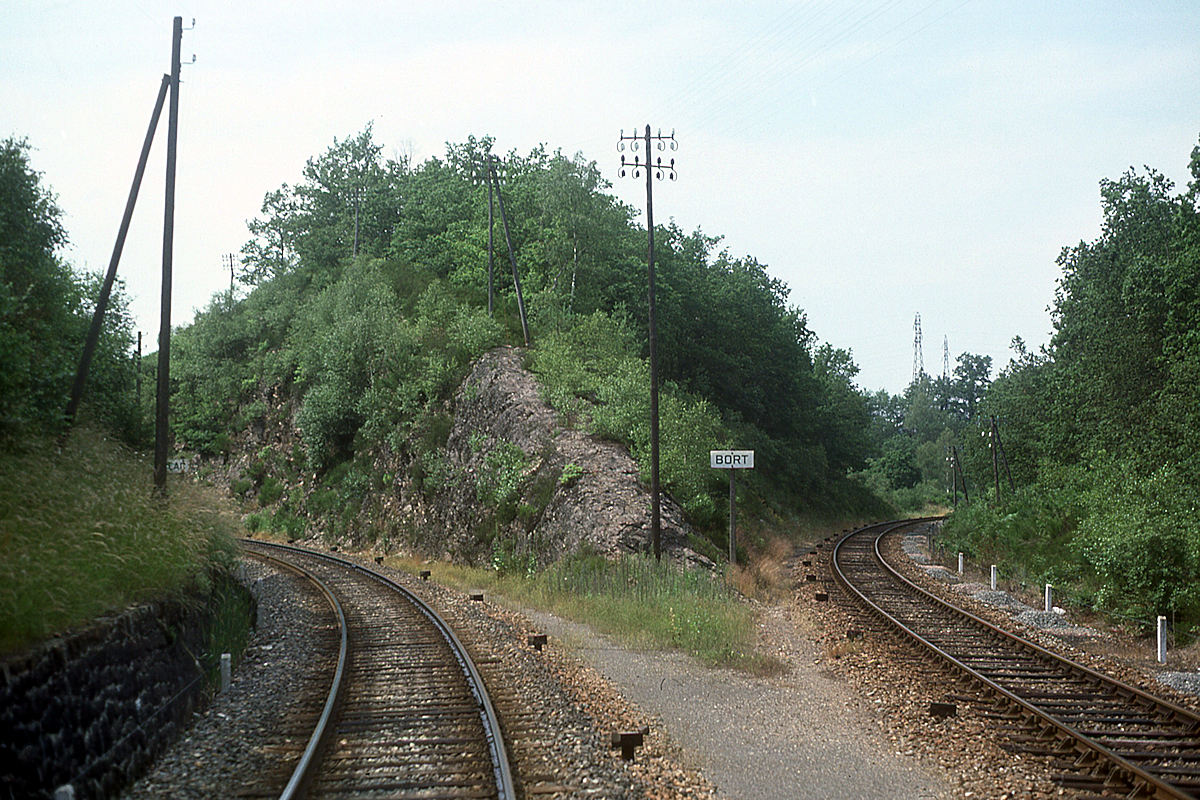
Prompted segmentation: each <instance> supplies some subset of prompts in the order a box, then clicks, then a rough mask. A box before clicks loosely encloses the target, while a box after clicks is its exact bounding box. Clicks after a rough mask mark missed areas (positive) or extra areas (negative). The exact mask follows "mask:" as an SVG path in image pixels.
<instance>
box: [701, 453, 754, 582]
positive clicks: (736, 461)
mask: <svg viewBox="0 0 1200 800" xmlns="http://www.w3.org/2000/svg"><path fill="white" fill-rule="evenodd" d="M708 465H709V466H710V467H712V468H713V469H727V470H729V563H730V564H737V505H736V502H735V501H736V498H737V491H736V487H735V485H734V480H733V474H734V470H738V469H754V451H753V450H709V451H708Z"/></svg>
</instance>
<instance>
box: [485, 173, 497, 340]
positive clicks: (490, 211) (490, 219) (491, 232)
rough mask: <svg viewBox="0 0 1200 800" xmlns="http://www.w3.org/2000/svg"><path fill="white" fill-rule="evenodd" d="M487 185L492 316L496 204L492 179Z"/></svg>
mask: <svg viewBox="0 0 1200 800" xmlns="http://www.w3.org/2000/svg"><path fill="white" fill-rule="evenodd" d="M491 158H492V157H491V156H490V155H489V156H488V164H489V169H490V165H491ZM487 187H488V316H489V317H491V316H495V314H494V313H493V311H492V296H493V295H494V294H495V291H494V290H493V288H492V286H493V279H492V275H493V274H494V272H495V266H496V259H495V256H494V253H495V247H494V239H495V232H496V222H495V219H496V214H495V211H494V210H493V205H494V204H493V202H492V197H493V195H492V182H491V181H490V180H489V181H488V182H487Z"/></svg>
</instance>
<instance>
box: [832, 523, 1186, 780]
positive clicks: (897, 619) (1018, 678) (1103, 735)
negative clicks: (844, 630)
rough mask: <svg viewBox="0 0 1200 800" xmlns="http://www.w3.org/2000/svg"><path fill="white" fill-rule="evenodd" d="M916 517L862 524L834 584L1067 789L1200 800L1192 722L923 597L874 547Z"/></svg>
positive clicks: (839, 549)
mask: <svg viewBox="0 0 1200 800" xmlns="http://www.w3.org/2000/svg"><path fill="white" fill-rule="evenodd" d="M927 521H928V520H917V521H910V522H905V523H885V524H881V525H875V526H868V527H866V528H863V529H860V530H857V531H853V532H851V533H849V534H847V535H846V536H844V537H842V538H841V539H840V540H839V541H838V542H837V543H836V544H835V546H834V550H833V555H832V561H831V565H832V569H833V573H834V578H835V580H836V582H837V583H839V584H840V585H841V586H842V587H843V588H844V589H845V590H846V591H847V592H848V593H849V594H850V595H851V596H852V597H854V598H856V599H857V600H858V601H859V602H860V603H861V604H863V605H864V606H866V608H867V609H869V610H870V611H871V612H872V613H873V614H874V615H876V616H878V617H880V618H882V619H883V620H885V621H886V623H887V624H888V625H889V626H891V627H892V628H893V629H894V630H896V631H897V632H899V633H901V635H903V636H904V637H906V638H909V639H911V640H912V641H913V642H914V643H916V644H917V645H918V646H919V647H920V648H922V650H923V651H924V652H926V653H928V654H929V655H930V656H931V657H933V658H934V659H936V660H939V661H941V662H943V663H945V664H947V665H949V666H950V668H951V669H953V670H954V671H957V672H960V673H962V674H965V675H967V676H969V677H970V678H971V679H972V680H973V681H974V682H975V683H976V684H977V685H980V686H982V687H983V688H984V689H985V691H986V692H988V693H989V694H990V695H992V696H993V697H995V698H998V699H999V700H1000V701H1001V702H1002V703H1003V705H1004V706H1005V707H1006V708H1007V709H1008V710H1009V714H1008V716H1009V717H1010V718H1011V719H1012V720H1013V721H1014V722H1017V723H1019V726H1020V728H1021V729H1022V730H1023V731H1024V733H1023V734H1022V739H1023V740H1024V741H1023V742H1022V743H1021V746H1022V747H1023V748H1024V749H1026V750H1028V751H1030V752H1041V753H1043V754H1046V755H1050V756H1054V757H1056V758H1057V759H1058V760H1059V761H1060V763H1061V762H1063V761H1064V760H1065V761H1067V762H1068V763H1070V764H1071V765H1072V767H1073V769H1074V770H1076V771H1077V775H1078V777H1077V778H1074V779H1073V778H1069V777H1066V776H1061V777H1062V780H1063V782H1064V783H1066V784H1069V785H1072V786H1074V787H1076V788H1086V789H1089V790H1091V791H1096V792H1102V793H1104V794H1106V795H1107V796H1126V797H1153V798H1197V797H1200V716H1197V715H1196V714H1195V713H1193V712H1191V711H1189V710H1187V709H1185V708H1182V707H1180V706H1178V705H1175V704H1173V703H1170V702H1168V701H1166V700H1163V699H1160V698H1156V697H1154V696H1152V695H1149V694H1147V693H1145V692H1143V691H1141V690H1139V689H1137V688H1135V687H1132V686H1129V685H1127V684H1124V683H1122V682H1120V681H1117V680H1115V679H1112V678H1110V677H1107V676H1105V675H1102V674H1100V673H1098V672H1096V671H1094V670H1092V669H1089V668H1088V667H1085V666H1083V665H1081V664H1077V663H1075V662H1073V661H1070V660H1068V659H1066V658H1063V657H1062V656H1059V655H1057V654H1055V653H1052V652H1050V651H1048V650H1046V649H1045V648H1043V647H1041V646H1040V645H1038V644H1036V643H1034V642H1031V641H1029V640H1027V639H1024V638H1021V637H1019V636H1016V635H1014V634H1012V633H1010V632H1008V631H1005V630H1003V629H1001V628H998V627H996V626H995V625H993V624H991V623H989V622H987V621H986V620H983V619H981V618H979V617H977V616H975V615H973V614H970V613H969V612H967V611H964V610H962V609H959V608H956V607H954V606H952V605H950V604H948V603H946V602H945V601H943V600H942V599H940V598H938V597H936V596H934V595H932V594H930V593H929V592H926V591H925V590H924V589H922V588H920V587H919V586H917V585H916V584H914V583H913V582H911V581H909V580H908V579H907V578H905V577H904V576H902V575H901V574H900V573H899V572H898V571H897V570H896V569H895V568H894V567H892V566H891V565H890V564H888V563H887V561H886V560H885V559H884V557H883V555H882V553H881V542H882V540H883V539H884V537H886V536H887V535H889V534H891V533H895V532H898V531H899V530H902V529H906V528H908V527H911V526H912V525H913V524H914V523H917V522H927Z"/></svg>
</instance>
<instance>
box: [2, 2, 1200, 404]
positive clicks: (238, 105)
mask: <svg viewBox="0 0 1200 800" xmlns="http://www.w3.org/2000/svg"><path fill="white" fill-rule="evenodd" d="M177 15H178V16H182V17H183V18H184V25H185V27H188V26H190V24H191V21H192V19H193V18H194V19H195V28H194V29H193V30H190V31H187V32H185V33H184V37H183V47H182V50H183V54H184V61H190V60H191V56H192V54H193V53H194V54H195V56H196V63H195V64H194V65H187V66H185V67H184V68H183V81H184V83H183V86H182V89H181V94H180V134H179V166H178V179H177V197H176V203H177V206H176V217H175V255H174V264H175V280H174V302H173V305H172V308H173V311H172V321H173V322H174V323H175V324H176V325H179V324H184V323H186V322H188V321H189V320H190V319H191V317H192V314H193V312H194V311H195V310H196V309H198V308H202V307H204V306H205V305H206V304H207V302H208V300H209V298H210V296H211V295H212V294H213V293H214V292H216V291H222V290H225V289H227V288H228V285H229V274H228V271H227V270H225V269H224V268H223V264H222V256H223V255H224V254H226V253H237V252H238V251H239V250H240V249H241V246H242V244H244V243H245V241H246V240H247V238H248V233H247V231H246V221H247V220H248V219H250V218H252V217H254V216H257V214H258V213H259V208H260V206H261V203H262V199H263V196H264V195H265V194H266V193H267V192H268V191H271V190H272V189H275V188H278V187H279V186H280V184H282V183H295V182H297V181H299V180H300V177H301V174H300V173H301V169H302V168H303V166H304V162H305V160H306V159H308V158H310V157H313V156H318V155H320V154H321V153H323V152H324V151H325V149H326V148H327V147H328V146H330V145H331V144H332V143H333V140H334V139H335V138H337V139H344V138H346V137H348V136H351V135H353V134H356V133H358V132H359V131H361V130H362V129H363V128H364V127H365V126H366V125H367V124H368V123H373V124H374V134H375V139H376V141H377V142H379V143H380V144H382V145H383V147H384V153H385V155H387V156H389V157H395V156H398V155H400V154H406V155H409V156H411V157H412V158H413V159H414V161H415V162H418V163H419V162H420V161H423V160H425V159H426V158H429V157H431V156H440V155H442V154H443V153H444V150H445V143H446V142H460V141H463V140H464V139H466V137H468V136H470V135H475V136H484V135H492V136H494V137H495V138H496V140H497V145H498V150H500V151H504V152H506V151H508V150H509V149H513V148H515V149H516V150H518V151H519V152H521V153H527V152H528V151H529V150H531V149H532V148H533V147H535V146H536V145H538V144H539V143H545V144H546V145H547V146H548V147H549V148H550V149H551V150H555V149H562V151H563V152H564V153H565V154H567V155H568V156H571V155H573V154H574V153H576V152H582V153H583V155H584V156H585V157H586V158H587V159H589V160H594V161H596V162H597V164H598V165H599V167H600V169H601V171H602V173H603V174H604V175H605V176H606V177H607V178H608V179H609V180H610V181H611V182H612V183H613V184H614V186H613V191H614V193H616V194H617V195H618V196H619V197H621V198H622V199H623V200H625V201H626V202H629V203H631V204H633V205H635V206H636V207H638V208H643V207H644V203H645V196H644V185H643V184H642V183H641V182H639V181H635V180H631V179H628V178H626V179H621V178H619V177H618V176H617V170H618V164H619V155H618V153H617V150H616V143H617V138H618V136H619V135H620V133H621V131H622V129H624V131H625V132H629V131H630V130H631V129H632V128H633V127H634V126H637V127H639V128H640V127H642V126H644V125H645V124H647V123H649V124H651V125H652V126H653V127H654V128H655V129H656V130H657V129H658V128H660V127H661V128H662V129H663V131H664V133H666V132H669V131H670V130H671V129H674V130H675V132H676V137H677V139H678V141H679V150H678V151H677V152H676V153H675V154H674V155H675V157H676V159H677V162H676V163H677V168H678V176H679V177H678V180H677V181H675V182H674V183H669V182H664V183H661V184H658V185H656V187H655V197H654V199H655V220H656V221H657V222H660V223H663V222H666V221H667V220H669V219H671V218H674V220H675V221H676V222H677V224H679V225H680V226H681V227H682V228H684V229H685V230H687V231H692V230H694V229H696V228H697V227H699V228H701V229H702V230H703V231H704V232H705V233H706V234H709V235H723V236H724V237H725V241H724V247H726V248H728V249H729V250H730V252H731V253H732V254H733V255H735V256H741V255H752V256H754V257H755V258H757V259H758V260H759V261H760V262H762V263H764V264H766V265H767V267H768V270H769V271H770V273H771V274H772V275H774V276H776V277H778V278H781V279H782V280H784V281H785V282H786V283H787V285H788V286H789V287H790V289H791V297H790V302H791V303H792V304H793V305H795V306H798V307H800V308H802V309H804V311H805V312H806V314H807V315H808V321H809V327H810V328H811V329H812V330H813V331H814V332H815V333H816V334H817V336H818V337H819V338H820V339H821V340H822V341H827V342H830V343H831V344H833V345H834V346H836V347H841V348H844V349H848V350H851V351H852V352H853V354H854V358H855V361H856V362H857V363H858V364H859V366H860V367H861V373H860V375H859V384H860V386H862V387H863V388H865V389H868V390H874V389H880V388H884V389H887V390H889V391H891V392H893V393H897V392H900V391H901V390H903V388H904V387H905V385H907V383H908V381H909V379H910V378H911V376H912V366H913V317H914V315H915V314H916V313H918V312H919V313H920V314H921V318H922V323H923V334H924V335H923V350H924V362H925V368H926V371H927V372H929V373H931V374H940V373H941V370H942V346H943V337H945V338H946V339H948V341H949V348H950V355H951V365H952V366H953V360H954V358H955V357H956V356H957V355H958V354H959V353H961V352H964V351H969V352H972V353H980V354H985V355H990V356H992V358H993V361H994V363H995V365H996V366H997V368H999V367H1002V366H1003V365H1004V364H1006V363H1007V362H1008V359H1009V356H1010V351H1009V349H1008V345H1009V342H1010V341H1011V339H1012V338H1013V336H1018V335H1019V336H1021V337H1022V338H1024V339H1025V340H1026V341H1027V342H1029V343H1030V344H1032V345H1040V344H1043V343H1044V342H1045V341H1046V340H1047V338H1048V335H1049V332H1050V318H1049V315H1048V313H1047V311H1046V309H1047V306H1049V305H1050V304H1051V303H1052V302H1053V298H1054V288H1055V284H1056V281H1057V278H1058V276H1059V268H1058V266H1057V265H1056V264H1055V259H1056V258H1057V257H1058V254H1059V252H1060V251H1061V249H1062V248H1063V247H1064V246H1070V245H1073V244H1076V243H1078V242H1079V241H1080V240H1082V239H1086V240H1091V239H1093V238H1095V237H1096V236H1097V235H1098V234H1099V231H1100V201H1099V182H1100V180H1101V179H1102V178H1113V179H1115V178H1118V177H1120V175H1121V174H1122V173H1123V172H1124V171H1125V170H1127V169H1128V168H1130V167H1131V166H1132V167H1137V168H1138V169H1139V170H1141V168H1142V166H1143V165H1149V166H1151V167H1154V168H1156V169H1158V170H1159V171H1161V172H1163V173H1165V174H1166V175H1167V176H1168V177H1169V178H1171V179H1172V180H1174V181H1175V183H1176V185H1177V188H1184V187H1186V183H1187V180H1188V173H1187V163H1188V158H1189V154H1190V152H1191V149H1192V147H1193V146H1194V145H1195V144H1196V143H1197V140H1198V137H1200V102H1198V101H1200V4H1198V3H1195V2H1193V0H1159V1H1158V2H1139V1H1137V0H1132V1H1131V0H1125V1H1124V2H1045V1H1044V0H1042V1H1041V2H1003V3H997V2H983V0H967V1H966V2H963V0H888V1H884V0H872V2H835V1H834V0H817V1H816V2H798V3H788V2H769V3H768V2H761V3H730V2H716V1H715V0H714V1H711V2H691V3H689V2H658V3H644V2H643V3H631V2H620V1H614V2H608V3H598V2H594V0H588V1H587V2H504V3H496V2H488V3H476V2H459V1H458V0H442V1H441V2H390V3H376V2H370V1H369V0H363V1H361V2H357V3H353V4H346V3H332V2H318V1H317V0H309V1H308V2H289V3H257V2H248V1H245V2H239V3H224V2H214V1H213V0H193V2H190V3H186V2H170V3H159V2H154V0H141V2H137V0H110V1H109V2H104V3H96V2H91V1H90V0H86V1H85V0H59V1H57V2H56V1H55V0H5V2H4V4H3V6H2V7H0V137H6V136H9V135H15V136H17V137H26V138H28V139H29V141H30V144H31V145H33V147H34V152H33V154H32V162H33V166H34V168H35V169H36V170H38V171H40V172H41V173H43V177H44V182H45V183H46V184H47V185H48V186H49V187H50V188H51V189H52V190H53V191H54V192H55V193H56V195H57V197H58V203H59V205H60V206H61V207H62V209H63V210H64V212H65V224H66V227H67V231H68V234H69V235H70V238H71V241H72V247H71V249H70V250H69V251H67V253H66V257H67V258H68V260H70V261H71V262H72V263H73V264H75V265H76V266H77V267H85V268H89V269H92V270H103V269H104V268H105V267H107V264H108V260H109V256H110V255H111V252H112V247H113V241H114V239H115V236H116V232H117V227H118V224H119V222H120V218H121V212H122V210H123V208H124V204H125V198H126V196H127V194H128V192H129V185H130V181H131V179H132V176H133V171H134V167H135V165H136V161H137V154H138V152H139V149H140V148H141V143H142V139H143V137H144V135H145V131H146V126H147V123H148V122H149V117H150V111H151V109H152V107H153V102H154V98H155V94H156V92H157V90H158V85H159V82H160V80H161V77H162V74H163V73H164V72H166V71H169V69H170V63H169V62H170V44H171V42H170V39H171V23H172V17H174V16H177ZM165 142H166V116H165V114H164V117H163V121H162V124H161V128H160V135H159V138H158V139H157V140H156V142H155V147H154V152H153V157H152V159H151V162H150V166H149V167H148V169H147V173H146V179H145V182H144V184H143V187H142V193H141V196H140V199H139V201H138V208H137V211H136V213H135V216H134V222H133V226H132V229H131V232H130V237H129V241H128V243H127V245H126V248H125V254H124V256H123V258H122V263H121V268H120V275H121V276H122V277H123V278H124V280H125V282H126V284H127V286H128V289H129V291H130V293H131V294H132V296H133V303H132V309H133V311H134V313H135V315H136V317H137V319H138V323H139V327H140V328H141V329H142V331H143V332H144V334H145V335H146V338H147V342H148V344H147V349H153V345H152V344H149V343H151V342H153V341H154V338H155V336H156V335H157V331H158V317H159V311H158V302H159V301H158V297H159V291H160V289H159V286H160V284H159V281H160V270H161V258H162V255H161V253H162V217H163V189H162V185H163V174H164V164H165V155H164V154H165Z"/></svg>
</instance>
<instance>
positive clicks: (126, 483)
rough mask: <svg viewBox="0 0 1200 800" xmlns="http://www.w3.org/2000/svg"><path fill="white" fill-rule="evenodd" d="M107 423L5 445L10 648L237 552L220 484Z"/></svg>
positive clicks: (3, 597)
mask: <svg viewBox="0 0 1200 800" xmlns="http://www.w3.org/2000/svg"><path fill="white" fill-rule="evenodd" d="M152 475H153V468H152V465H151V464H150V462H149V460H148V459H147V458H145V457H143V456H139V455H138V454H135V453H133V452H131V451H129V450H127V449H126V448H124V447H122V446H121V445H119V444H117V443H116V442H114V441H112V440H111V439H110V438H108V437H106V436H105V435H104V434H103V433H101V432H99V431H96V430H91V429H87V428H79V429H77V430H76V431H75V432H73V433H72V434H71V436H70V437H69V438H68V439H67V440H66V441H65V442H63V443H62V446H61V448H60V447H59V446H58V444H57V443H56V442H54V441H51V440H46V441H39V442H32V443H29V445H28V449H27V450H25V451H24V452H20V453H13V452H0V554H2V555H0V652H6V651H11V650H14V649H19V648H20V647H23V646H26V645H28V644H30V643H32V642H34V641H37V640H40V639H43V638H45V637H47V636H50V635H53V634H55V633H58V632H61V631H63V630H65V629H67V628H70V627H73V626H76V625H80V624H83V623H85V622H87V621H89V620H91V619H92V618H94V617H96V616H97V615H100V614H103V613H106V612H109V611H113V610H119V609H121V608H124V607H126V606H128V605H130V604H132V603H137V602H141V601H143V600H145V599H148V598H150V597H155V596H160V595H162V594H163V593H165V592H171V591H176V590H179V589H181V588H184V587H187V586H190V585H195V584H196V583H197V582H200V583H203V582H204V581H206V580H207V576H208V569H209V568H210V567H211V566H213V565H214V564H218V563H220V564H229V563H232V561H233V558H234V555H235V552H236V545H235V543H234V539H233V535H232V534H233V531H234V530H235V522H234V520H233V518H232V515H231V514H230V512H229V511H228V510H227V507H226V506H225V505H224V504H223V503H222V502H221V501H220V500H219V498H217V497H216V495H215V493H214V492H212V491H211V490H208V489H206V488H205V487H202V486H199V485H197V484H194V483H192V482H191V481H186V480H173V481H172V483H171V485H170V486H169V495H168V498H167V499H166V500H165V501H164V500H162V499H157V498H154V497H153V496H152V493H151V486H152V484H153V481H152Z"/></svg>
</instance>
